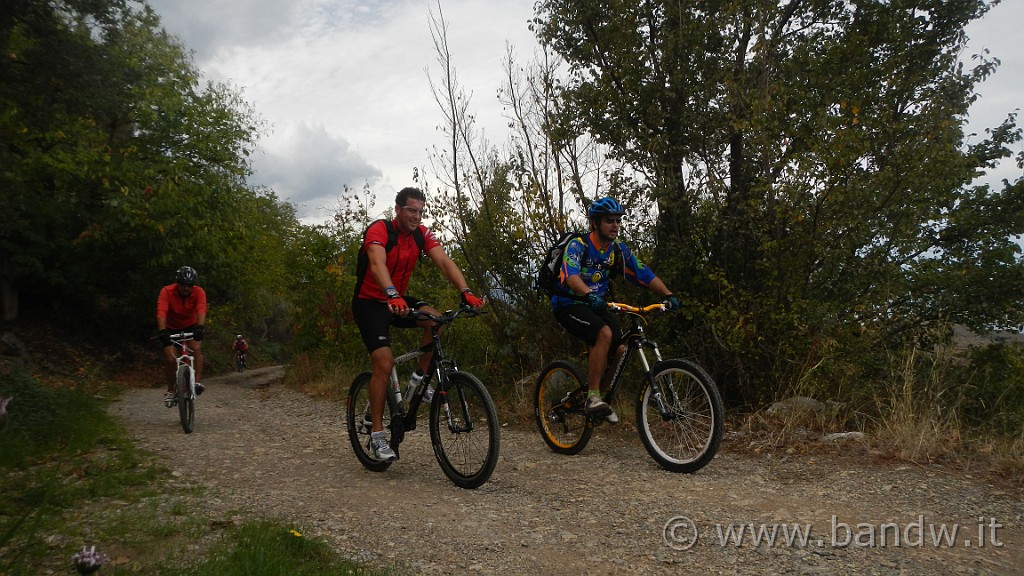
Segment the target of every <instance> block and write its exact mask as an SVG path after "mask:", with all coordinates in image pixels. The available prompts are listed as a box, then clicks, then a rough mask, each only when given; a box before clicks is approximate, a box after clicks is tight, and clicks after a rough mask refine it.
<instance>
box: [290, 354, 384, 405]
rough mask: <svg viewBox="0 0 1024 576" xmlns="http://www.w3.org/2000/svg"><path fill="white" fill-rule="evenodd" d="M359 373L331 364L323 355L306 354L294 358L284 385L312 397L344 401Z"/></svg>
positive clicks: (355, 370)
mask: <svg viewBox="0 0 1024 576" xmlns="http://www.w3.org/2000/svg"><path fill="white" fill-rule="evenodd" d="M361 359H362V358H361ZM363 369H365V368H363ZM359 371H360V369H359V368H355V367H349V366H340V365H338V364H337V363H333V362H329V361H328V360H327V359H326V358H324V357H323V356H322V355H318V354H310V353H305V354H299V355H297V356H295V358H293V360H292V363H291V365H290V366H289V367H288V372H286V373H285V377H284V383H285V385H286V386H289V387H291V388H294V389H296V390H299V391H301V392H303V393H305V394H308V395H310V396H314V397H317V398H328V399H331V400H343V399H344V398H345V396H346V395H347V394H348V389H349V385H350V384H351V383H352V379H353V378H355V376H356V374H358V373H359Z"/></svg>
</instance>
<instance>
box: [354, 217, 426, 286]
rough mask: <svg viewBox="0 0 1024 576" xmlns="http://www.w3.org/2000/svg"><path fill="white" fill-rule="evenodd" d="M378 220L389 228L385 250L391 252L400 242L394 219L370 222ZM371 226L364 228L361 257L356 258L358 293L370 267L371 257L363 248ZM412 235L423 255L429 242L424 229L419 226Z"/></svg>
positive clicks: (360, 247)
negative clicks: (424, 247) (425, 245)
mask: <svg viewBox="0 0 1024 576" xmlns="http://www.w3.org/2000/svg"><path fill="white" fill-rule="evenodd" d="M377 222H383V223H384V227H385V228H387V229H388V243H387V244H385V245H384V251H385V252H391V249H392V248H394V247H395V246H396V245H397V244H398V229H397V228H395V226H394V223H393V222H392V221H390V220H385V219H383V218H381V219H379V220H374V221H373V222H370V226H373V225H374V224H376V223H377ZM370 226H367V227H366V230H363V241H362V242H360V243H359V257H358V258H357V259H356V291H355V293H356V294H359V289H360V288H362V286H363V279H364V278H366V272H367V271H368V270H369V269H370V257H369V256H367V255H366V251H365V250H363V244H365V243H366V232H367V231H368V230H369V229H370ZM412 237H413V240H415V241H416V247H417V248H419V249H420V255H422V254H423V245H424V244H426V242H427V239H426V238H425V237H424V236H423V230H422V229H420V227H419V226H417V227H416V229H415V230H413V232H412Z"/></svg>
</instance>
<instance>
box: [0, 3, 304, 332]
mask: <svg viewBox="0 0 1024 576" xmlns="http://www.w3.org/2000/svg"><path fill="white" fill-rule="evenodd" d="M7 14H8V16H7V17H6V18H5V19H4V20H2V21H0V26H2V28H0V41H2V42H3V46H4V52H5V54H9V55H11V56H10V57H9V58H4V59H3V61H2V63H0V72H2V74H3V78H4V80H5V81H4V82H3V83H2V84H3V87H2V88H0V110H2V111H3V113H2V114H0V134H2V135H3V140H2V142H3V144H2V145H0V157H2V159H3V165H4V166H5V169H4V170H3V172H2V173H0V194H3V195H4V198H3V200H4V202H3V203H4V205H5V206H10V207H11V209H10V210H7V211H5V212H4V213H3V214H2V215H0V219H2V222H0V224H2V225H0V229H2V231H0V278H2V280H3V282H4V285H5V286H6V288H7V290H8V294H11V293H13V291H14V290H15V289H17V290H19V291H20V292H21V293H22V294H28V295H31V304H33V305H36V306H43V307H45V308H49V309H52V308H55V307H57V308H61V309H63V310H64V311H66V312H68V313H69V316H68V317H69V318H73V321H74V322H92V321H100V320H102V322H104V323H105V324H106V325H108V326H109V325H111V324H113V325H115V326H116V325H126V326H131V325H136V324H139V323H145V325H147V326H148V325H150V324H151V323H152V320H151V317H152V307H153V302H154V301H155V295H156V289H157V287H158V286H159V285H160V284H162V283H165V282H169V281H170V280H171V278H172V275H173V271H174V269H175V268H177V267H178V266H180V265H182V264H184V263H188V264H191V265H193V266H195V267H196V268H197V269H198V270H200V273H201V274H202V275H203V276H202V278H203V284H204V285H205V286H206V287H207V289H208V291H209V292H210V293H211V297H212V298H214V299H216V300H218V301H221V302H222V301H224V300H229V299H231V298H235V297H242V296H243V295H244V296H245V297H249V296H251V297H252V298H251V299H250V300H249V302H250V304H249V305H247V306H240V307H238V308H239V309H244V310H246V311H247V313H251V314H255V315H257V316H258V317H259V316H262V315H266V314H267V313H268V310H267V308H268V306H270V305H269V304H266V302H268V301H272V298H270V299H268V298H267V297H256V294H264V293H266V291H273V290H274V289H275V287H276V289H277V290H280V289H281V288H280V283H279V281H278V280H277V278H278V275H279V274H280V272H281V270H282V269H283V259H284V257H285V256H284V253H283V251H282V250H280V249H278V248H276V244H277V243H278V242H279V240H278V237H280V236H288V231H289V230H290V229H291V228H292V227H293V226H295V225H296V221H295V215H294V210H293V209H291V207H289V206H287V205H286V204H284V203H282V202H280V201H279V200H278V199H277V198H276V196H275V195H274V194H273V193H272V192H271V191H265V190H257V189H252V188H250V187H248V185H247V184H246V177H247V176H248V175H249V173H250V165H249V160H248V158H249V155H250V153H251V151H252V149H253V147H254V145H255V144H254V142H255V139H256V137H257V135H258V134H259V131H260V129H261V126H262V123H261V120H260V119H259V118H258V117H257V116H256V114H255V113H254V112H253V111H252V110H251V108H249V106H248V105H247V104H246V103H245V102H244V100H243V99H242V97H241V95H240V94H239V93H238V92H237V91H236V90H234V89H233V88H231V87H230V86H227V85H223V84H216V83H208V84H206V85H205V86H204V85H203V84H202V82H201V74H200V73H199V72H198V71H197V70H196V69H195V68H194V66H193V65H192V62H191V60H190V57H189V55H188V54H187V53H186V51H185V50H184V49H183V48H182V46H181V45H180V44H179V43H178V42H177V41H176V40H175V39H174V38H172V37H170V36H168V35H167V34H166V32H164V31H163V30H162V29H161V28H160V24H159V19H158V18H157V16H156V15H155V14H154V13H153V12H152V10H151V9H150V8H149V7H148V6H145V5H143V7H142V8H141V9H138V10H136V9H133V8H130V7H129V6H128V5H126V4H125V3H124V2H121V1H118V0H105V1H100V2H88V3H81V2H72V1H68V2H41V1H31V0H22V1H19V2H16V3H15V4H14V6H13V9H12V10H11V11H10V12H7ZM261 301H263V302H264V304H259V302H261ZM6 302H8V303H13V298H11V297H8V298H7V299H6ZM7 314H8V315H9V316H13V315H14V313H13V311H11V310H7Z"/></svg>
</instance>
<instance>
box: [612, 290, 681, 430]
mask: <svg viewBox="0 0 1024 576" xmlns="http://www.w3.org/2000/svg"><path fill="white" fill-rule="evenodd" d="M608 307H609V308H611V309H613V310H618V311H620V312H625V313H627V315H628V316H629V318H630V321H631V324H632V325H631V326H630V327H629V328H628V329H626V330H625V333H624V334H623V335H622V343H624V344H625V345H626V352H625V353H624V354H623V355H622V358H620V359H619V363H618V364H616V365H615V370H614V371H613V372H612V377H611V382H610V383H609V385H608V390H607V392H605V395H604V401H605V402H608V403H609V404H611V402H612V399H613V398H615V391H616V389H617V388H618V387H619V382H620V381H621V380H622V373H623V372H624V371H625V370H626V365H627V364H628V363H629V361H630V359H631V358H632V357H633V356H634V355H639V356H640V365H641V366H642V367H643V369H644V376H645V377H646V378H647V381H648V382H649V383H650V385H651V387H652V389H653V390H654V394H655V398H656V399H657V401H658V410H659V411H660V412H661V415H662V417H665V418H667V417H668V416H669V415H670V414H671V409H670V408H669V407H668V406H666V404H665V402H664V397H663V394H662V390H661V386H660V385H659V384H658V382H657V381H656V380H655V378H654V375H653V374H652V372H651V366H652V364H651V363H650V362H649V361H648V360H647V354H645V353H644V348H650V349H651V350H652V351H653V352H654V361H655V363H658V362H661V351H660V350H659V349H658V343H657V342H655V341H654V340H652V339H650V338H648V337H647V336H646V332H645V331H644V324H645V323H646V319H645V318H644V317H643V316H642V313H644V312H650V311H652V310H659V309H660V310H662V311H664V310H666V308H665V305H664V304H651V305H649V306H645V307H643V308H638V307H636V306H630V305H628V304H622V303H619V302H609V303H608Z"/></svg>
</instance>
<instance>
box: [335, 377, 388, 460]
mask: <svg viewBox="0 0 1024 576" xmlns="http://www.w3.org/2000/svg"><path fill="white" fill-rule="evenodd" d="M370 376H372V374H371V373H370V372H363V373H361V374H359V375H358V376H356V377H355V380H353V381H352V385H351V386H350V387H349V390H348V398H347V399H346V401H345V428H346V429H347V430H348V439H349V442H350V443H351V444H352V450H353V451H355V453H356V458H357V459H358V460H359V463H360V464H362V465H363V466H364V467H365V468H366V469H367V470H372V471H374V472H383V471H384V470H387V469H388V467H389V466H391V462H385V461H382V460H378V459H376V458H374V457H373V449H372V448H371V447H370V427H371V422H370ZM388 412H389V411H388V410H384V434H385V435H386V436H387V437H388V442H389V443H390V441H391V433H390V430H391V415H390V414H389V413H388Z"/></svg>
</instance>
